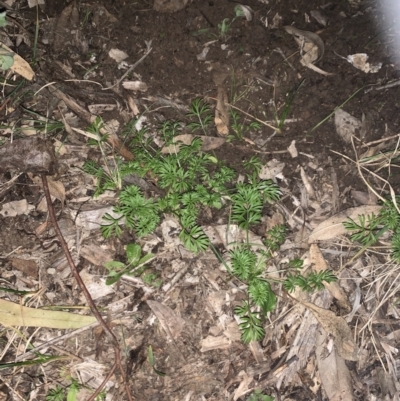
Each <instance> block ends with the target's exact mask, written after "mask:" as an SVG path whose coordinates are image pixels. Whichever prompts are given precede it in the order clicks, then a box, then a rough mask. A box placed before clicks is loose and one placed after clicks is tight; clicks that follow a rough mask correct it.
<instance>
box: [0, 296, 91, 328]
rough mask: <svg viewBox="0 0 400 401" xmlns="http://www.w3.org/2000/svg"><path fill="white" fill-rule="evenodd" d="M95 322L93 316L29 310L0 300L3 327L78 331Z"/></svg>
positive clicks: (0, 316)
mask: <svg viewBox="0 0 400 401" xmlns="http://www.w3.org/2000/svg"><path fill="white" fill-rule="evenodd" d="M95 321H96V318H94V317H93V316H84V315H77V314H76V313H70V312H59V311H52V310H45V309H36V308H29V307H27V306H22V305H19V304H15V303H13V302H9V301H5V300H4V299H0V323H1V324H3V325H4V326H7V327H9V326H27V327H48V328H52V329H79V328H80V327H84V326H88V325H89V324H92V323H94V322H95Z"/></svg>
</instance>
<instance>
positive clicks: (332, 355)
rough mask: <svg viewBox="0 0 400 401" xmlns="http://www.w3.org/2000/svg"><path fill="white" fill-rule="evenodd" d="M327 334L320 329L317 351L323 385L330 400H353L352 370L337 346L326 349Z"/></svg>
mask: <svg viewBox="0 0 400 401" xmlns="http://www.w3.org/2000/svg"><path fill="white" fill-rule="evenodd" d="M326 335H327V334H326V332H325V331H324V330H319V331H318V334H317V348H316V351H315V354H316V357H317V364H318V370H319V376H320V378H321V382H322V385H323V387H324V390H325V392H326V394H327V396H328V399H329V400H330V401H351V400H353V386H352V381H351V376H350V371H349V369H348V367H347V365H346V362H345V360H344V359H343V358H342V357H341V356H339V355H338V353H337V351H336V349H335V347H333V349H332V350H331V352H329V351H328V350H327V349H326V346H325V340H326Z"/></svg>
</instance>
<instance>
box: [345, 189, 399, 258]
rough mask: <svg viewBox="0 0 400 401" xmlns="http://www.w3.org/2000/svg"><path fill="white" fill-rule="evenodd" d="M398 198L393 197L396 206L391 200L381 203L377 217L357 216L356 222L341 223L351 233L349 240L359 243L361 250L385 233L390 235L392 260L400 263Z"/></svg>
mask: <svg viewBox="0 0 400 401" xmlns="http://www.w3.org/2000/svg"><path fill="white" fill-rule="evenodd" d="M399 200H400V197H399V196H396V197H395V202H396V205H395V204H394V203H393V201H392V200H387V201H385V202H384V203H383V205H382V209H381V210H380V212H379V214H378V215H375V214H374V213H371V214H370V215H367V216H364V215H360V216H358V221H355V220H352V219H350V218H349V219H348V220H347V221H346V222H344V223H343V225H344V227H345V228H346V229H347V230H349V231H351V232H352V234H351V235H350V239H351V240H352V241H354V242H360V243H361V244H362V245H363V247H364V248H363V249H366V248H368V247H369V246H371V245H374V244H375V243H376V242H378V240H379V238H380V237H381V236H382V235H383V234H384V233H386V232H389V233H390V238H391V250H392V258H393V260H394V261H396V262H397V263H399V262H400V225H399V223H400V214H399V212H398V207H399Z"/></svg>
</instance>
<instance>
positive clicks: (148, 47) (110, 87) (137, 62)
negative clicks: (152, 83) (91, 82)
mask: <svg viewBox="0 0 400 401" xmlns="http://www.w3.org/2000/svg"><path fill="white" fill-rule="evenodd" d="M151 42H152V41H151V40H150V41H149V42H146V46H147V51H146V53H145V54H144V55H143V56H142V57H141V58H140V59H139V60H138V61H136V63H135V64H133V65H131V66H130V67H129V68H128V70H127V71H126V72H125V74H124V75H122V77H121V78H120V79H119V80H118V81H117V83H115V84H114V85H112V86H108V87H107V88H103V89H102V90H103V91H105V90H108V89H112V88H114V87H116V86H118V85H119V84H120V83H121V82H122V80H123V79H124V78H125V77H126V76H127V75H128V74H130V73H131V72H132V71H133V70H134V69H135V68H136V67H137V66H138V65H139V64H140V63H141V62H142V61H143V60H144V59H145V58H146V57H147V56H148V55H149V54H150V52H151V51H152V50H153V49H152V48H151V47H150V46H151Z"/></svg>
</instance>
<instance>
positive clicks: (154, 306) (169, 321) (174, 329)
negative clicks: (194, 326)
mask: <svg viewBox="0 0 400 401" xmlns="http://www.w3.org/2000/svg"><path fill="white" fill-rule="evenodd" d="M147 304H148V305H149V306H150V308H151V310H152V311H153V313H154V314H155V315H156V317H157V319H158V320H159V322H160V324H161V326H162V327H163V329H164V330H165V331H166V332H167V334H168V335H170V336H172V338H174V339H177V338H178V337H179V336H180V335H181V332H182V330H183V327H184V326H185V324H186V322H185V321H184V320H183V319H182V318H181V317H180V316H178V315H176V314H175V312H174V311H173V310H172V309H171V308H169V307H168V306H166V305H163V304H162V303H160V302H157V301H147Z"/></svg>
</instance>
